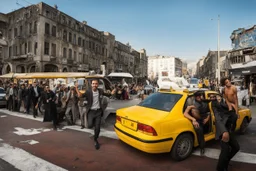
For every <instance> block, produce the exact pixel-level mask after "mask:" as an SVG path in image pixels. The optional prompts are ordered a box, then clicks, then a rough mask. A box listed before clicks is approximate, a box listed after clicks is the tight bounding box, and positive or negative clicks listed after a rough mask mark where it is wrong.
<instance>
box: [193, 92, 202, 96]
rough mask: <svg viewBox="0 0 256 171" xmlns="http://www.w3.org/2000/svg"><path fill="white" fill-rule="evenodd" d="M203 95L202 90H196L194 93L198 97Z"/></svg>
mask: <svg viewBox="0 0 256 171" xmlns="http://www.w3.org/2000/svg"><path fill="white" fill-rule="evenodd" d="M201 95H202V92H201V91H196V92H195V93H194V97H198V96H201Z"/></svg>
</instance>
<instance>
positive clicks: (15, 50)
mask: <svg viewBox="0 0 256 171" xmlns="http://www.w3.org/2000/svg"><path fill="white" fill-rule="evenodd" d="M17 52H18V46H14V48H13V56H17Z"/></svg>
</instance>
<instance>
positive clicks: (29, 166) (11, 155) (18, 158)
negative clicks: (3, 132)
mask: <svg viewBox="0 0 256 171" xmlns="http://www.w3.org/2000/svg"><path fill="white" fill-rule="evenodd" d="M0 158H1V159H3V160H5V161H6V162H8V163H10V164H12V165H13V166H14V167H15V168H17V169H19V170H21V171H35V170H37V171H53V170H54V171H67V170H66V169H63V168H61V167H59V166H56V165H54V164H52V163H49V162H47V161H45V160H43V159H41V158H38V157H36V156H34V155H32V154H30V153H28V152H26V151H24V150H22V149H20V148H16V147H13V146H10V145H9V144H6V143H0Z"/></svg>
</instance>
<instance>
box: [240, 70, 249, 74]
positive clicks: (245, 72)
mask: <svg viewBox="0 0 256 171" xmlns="http://www.w3.org/2000/svg"><path fill="white" fill-rule="evenodd" d="M242 73H243V74H247V73H250V70H247V71H242Z"/></svg>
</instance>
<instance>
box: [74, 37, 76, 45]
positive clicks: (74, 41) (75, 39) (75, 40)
mask: <svg viewBox="0 0 256 171" xmlns="http://www.w3.org/2000/svg"><path fill="white" fill-rule="evenodd" d="M74 44H75V45H76V34H74Z"/></svg>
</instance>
